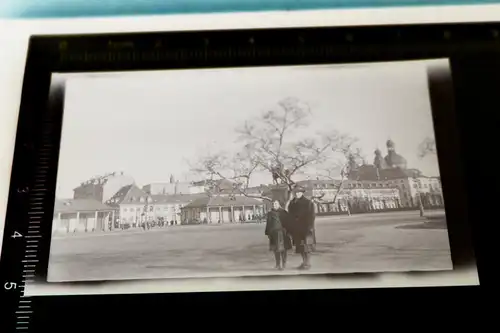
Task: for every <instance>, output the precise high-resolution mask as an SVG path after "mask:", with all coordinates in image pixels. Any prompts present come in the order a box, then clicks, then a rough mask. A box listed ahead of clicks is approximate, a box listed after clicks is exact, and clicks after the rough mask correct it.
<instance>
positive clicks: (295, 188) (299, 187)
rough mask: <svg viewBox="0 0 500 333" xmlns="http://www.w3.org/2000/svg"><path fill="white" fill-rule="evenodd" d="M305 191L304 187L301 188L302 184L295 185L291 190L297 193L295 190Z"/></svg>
mask: <svg viewBox="0 0 500 333" xmlns="http://www.w3.org/2000/svg"><path fill="white" fill-rule="evenodd" d="M305 191H306V189H305V188H303V187H302V186H295V187H294V189H293V192H295V193H297V192H302V193H304V192H305Z"/></svg>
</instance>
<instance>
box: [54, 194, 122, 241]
mask: <svg viewBox="0 0 500 333" xmlns="http://www.w3.org/2000/svg"><path fill="white" fill-rule="evenodd" d="M114 214H115V211H114V209H113V208H112V207H109V206H107V205H105V204H102V203H100V202H99V201H97V200H93V199H66V200H56V201H55V204H54V216H53V221H52V231H53V233H58V234H65V233H75V232H98V231H105V230H111V229H113V224H112V223H111V222H112V221H113V220H114Z"/></svg>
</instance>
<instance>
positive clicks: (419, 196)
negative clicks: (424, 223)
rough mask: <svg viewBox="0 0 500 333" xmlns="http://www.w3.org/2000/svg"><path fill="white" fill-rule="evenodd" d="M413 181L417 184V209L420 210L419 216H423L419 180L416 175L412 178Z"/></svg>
mask: <svg viewBox="0 0 500 333" xmlns="http://www.w3.org/2000/svg"><path fill="white" fill-rule="evenodd" d="M413 180H414V181H415V184H416V185H417V197H418V210H419V211H420V217H423V216H424V204H423V203H422V192H421V191H420V188H421V185H422V183H421V181H420V179H418V178H417V177H415V178H413Z"/></svg>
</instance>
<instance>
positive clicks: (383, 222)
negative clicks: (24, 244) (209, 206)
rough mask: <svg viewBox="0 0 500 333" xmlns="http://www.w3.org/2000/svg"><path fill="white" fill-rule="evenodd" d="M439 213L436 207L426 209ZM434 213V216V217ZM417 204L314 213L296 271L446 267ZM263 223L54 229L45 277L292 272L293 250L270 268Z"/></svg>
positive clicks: (446, 253) (437, 236)
mask: <svg viewBox="0 0 500 333" xmlns="http://www.w3.org/2000/svg"><path fill="white" fill-rule="evenodd" d="M433 215H434V218H433V219H432V222H427V223H438V222H436V216H437V217H439V216H441V217H442V219H441V223H442V221H443V220H444V213H442V212H434V213H433ZM438 220H439V219H438ZM423 222H425V220H424V219H422V218H421V217H419V216H418V212H403V213H401V212H400V213H384V214H370V215H359V216H356V215H353V216H351V217H347V216H341V217H339V216H336V217H318V218H317V220H316V230H317V231H316V233H317V242H318V244H317V251H316V252H315V253H314V254H313V257H312V264H313V267H312V269H311V270H310V271H307V272H305V273H303V274H315V273H352V272H383V271H421V270H447V269H451V268H452V265H451V257H450V248H449V242H448V234H447V231H446V229H444V228H420V227H415V228H401V227H402V226H412V225H415V226H419V225H423ZM264 227H265V224H247V225H241V224H236V225H208V226H174V227H169V228H164V229H153V230H150V231H142V230H128V231H116V232H112V233H103V234H75V235H69V236H66V237H56V238H54V239H53V241H52V245H51V257H50V262H49V276H48V280H49V281H51V282H56V281H86V280H116V279H145V278H185V277H220V276H242V275H271V274H298V273H302V272H299V271H297V270H296V269H295V267H296V266H298V265H299V264H300V256H299V255H297V254H293V253H290V255H289V258H290V259H289V265H288V268H287V269H286V270H285V271H282V272H277V271H276V270H274V269H273V266H274V259H273V254H272V253H271V252H269V251H268V243H267V238H266V237H265V236H264Z"/></svg>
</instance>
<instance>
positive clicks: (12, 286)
mask: <svg viewBox="0 0 500 333" xmlns="http://www.w3.org/2000/svg"><path fill="white" fill-rule="evenodd" d="M3 287H4V289H5V290H11V289H16V288H17V284H16V283H14V282H5V284H4V285H3Z"/></svg>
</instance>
